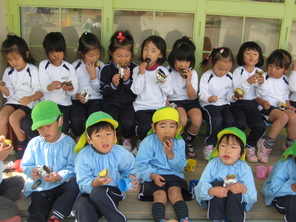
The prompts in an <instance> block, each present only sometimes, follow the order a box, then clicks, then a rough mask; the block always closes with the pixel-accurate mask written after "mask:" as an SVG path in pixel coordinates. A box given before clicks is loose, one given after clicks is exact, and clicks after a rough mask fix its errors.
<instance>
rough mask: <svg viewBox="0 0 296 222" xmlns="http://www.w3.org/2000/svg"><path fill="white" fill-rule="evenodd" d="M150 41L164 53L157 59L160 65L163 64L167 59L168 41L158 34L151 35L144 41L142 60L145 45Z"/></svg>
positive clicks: (141, 58) (141, 59)
mask: <svg viewBox="0 0 296 222" xmlns="http://www.w3.org/2000/svg"><path fill="white" fill-rule="evenodd" d="M149 42H152V43H153V44H154V45H155V46H156V47H157V48H158V49H159V50H160V52H161V54H162V58H159V59H158V60H157V63H158V64H159V65H162V64H163V63H165V61H166V43H165V41H164V39H163V38H161V37H160V36H156V35H151V36H149V37H148V38H146V39H145V40H144V41H143V43H142V47H141V56H140V61H142V62H144V59H143V50H144V47H145V46H146V44H147V43H149Z"/></svg>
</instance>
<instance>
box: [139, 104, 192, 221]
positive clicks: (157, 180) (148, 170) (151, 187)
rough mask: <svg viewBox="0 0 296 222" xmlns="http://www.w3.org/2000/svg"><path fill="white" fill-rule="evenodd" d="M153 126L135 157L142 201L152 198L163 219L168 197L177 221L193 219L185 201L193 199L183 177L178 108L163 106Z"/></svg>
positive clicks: (155, 213)
mask: <svg viewBox="0 0 296 222" xmlns="http://www.w3.org/2000/svg"><path fill="white" fill-rule="evenodd" d="M151 126H152V129H151V130H150V131H149V132H148V136H147V137H146V138H145V139H144V140H143V141H142V142H141V144H140V149H139V151H138V153H137V156H136V163H135V164H136V167H137V170H138V173H139V180H140V182H141V183H142V187H141V190H140V194H139V197H138V198H139V199H140V200H153V205H152V215H153V219H154V221H156V222H163V221H164V218H165V205H166V203H167V200H168V199H169V200H170V202H171V203H172V205H173V206H174V210H175V213H176V215H177V217H178V221H187V222H188V221H190V220H189V219H188V208H187V205H186V203H185V201H184V200H192V198H193V195H192V194H191V193H190V192H189V191H188V186H187V183H186V181H185V179H184V167H185V166H186V165H187V161H186V158H185V149H184V148H185V142H184V140H183V139H182V137H181V136H180V134H179V133H180V131H181V130H182V126H181V125H180V124H179V114H178V111H177V110H176V109H174V108H171V107H162V108H160V109H158V110H157V111H156V112H155V113H154V114H153V116H152V124H151Z"/></svg>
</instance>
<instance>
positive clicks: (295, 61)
mask: <svg viewBox="0 0 296 222" xmlns="http://www.w3.org/2000/svg"><path fill="white" fill-rule="evenodd" d="M292 71H296V59H293V61H292Z"/></svg>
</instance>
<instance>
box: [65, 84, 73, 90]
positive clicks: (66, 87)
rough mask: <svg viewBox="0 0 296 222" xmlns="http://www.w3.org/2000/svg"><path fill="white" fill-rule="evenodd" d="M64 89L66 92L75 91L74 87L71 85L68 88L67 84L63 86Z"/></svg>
mask: <svg viewBox="0 0 296 222" xmlns="http://www.w3.org/2000/svg"><path fill="white" fill-rule="evenodd" d="M62 89H63V90H64V91H72V90H73V89H74V86H73V85H71V86H66V85H65V84H62Z"/></svg>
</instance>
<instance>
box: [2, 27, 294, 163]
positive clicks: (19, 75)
mask: <svg viewBox="0 0 296 222" xmlns="http://www.w3.org/2000/svg"><path fill="white" fill-rule="evenodd" d="M43 45H44V48H45V51H46V54H47V56H48V59H47V60H44V61H42V62H41V63H40V65H39V71H38V69H37V68H36V67H35V66H34V65H33V64H34V60H33V57H32V55H31V54H30V52H29V50H28V47H27V45H26V43H25V41H24V40H23V39H22V38H19V37H17V36H8V39H7V40H6V41H4V43H3V45H2V53H3V55H4V56H5V58H6V59H7V61H8V62H9V64H10V67H9V68H7V69H6V70H5V73H4V75H3V82H2V83H1V84H0V90H1V92H2V94H3V95H4V97H5V98H7V102H6V104H5V106H4V107H3V108H2V110H1V111H0V120H1V121H0V124H2V125H3V127H2V125H1V127H0V134H3V135H7V132H8V125H7V123H8V122H9V123H10V125H11V127H12V128H13V130H14V132H15V134H16V137H17V139H18V153H17V155H16V159H19V160H18V163H19V162H20V159H21V158H22V155H23V152H24V149H25V147H26V144H27V142H28V140H29V138H32V137H34V136H36V135H37V134H36V133H37V132H36V131H35V133H34V132H32V131H31V130H30V126H31V119H30V115H28V114H30V111H31V109H32V107H33V106H34V105H35V104H36V103H37V102H38V101H39V100H40V99H44V100H51V101H54V102H56V103H57V104H58V105H59V107H60V109H61V111H62V113H63V114H64V118H65V121H64V122H65V124H64V127H63V132H65V133H69V128H71V132H72V133H73V134H74V136H75V137H77V138H78V139H79V137H80V136H81V135H82V133H83V131H84V129H85V128H84V124H85V122H86V119H87V117H88V116H89V115H90V114H91V113H93V112H95V111H100V110H103V111H105V112H106V113H108V114H110V115H111V116H112V117H113V118H114V119H115V120H117V121H119V122H120V125H121V128H122V134H123V138H122V141H123V146H124V147H125V148H126V149H127V150H129V151H131V150H132V145H131V138H132V137H133V135H134V132H135V131H136V135H137V137H138V138H139V140H140V141H142V140H143V139H144V138H145V136H146V135H147V132H148V131H149V129H150V124H151V117H152V115H153V113H154V112H155V110H157V109H158V108H160V107H162V106H165V105H168V104H169V103H171V104H172V103H174V105H176V106H177V110H178V112H179V115H180V123H181V125H182V127H183V128H184V127H185V125H186V124H187V120H188V118H189V119H190V125H189V128H188V131H187V135H186V136H184V137H185V141H186V154H187V157H188V158H194V157H196V153H195V148H194V146H193V140H194V138H195V137H196V136H197V135H198V132H199V129H200V126H201V124H202V119H205V120H206V121H207V122H208V129H207V136H206V139H205V141H204V143H205V147H204V150H203V153H204V158H205V159H208V157H209V155H210V154H211V152H212V151H213V149H214V145H215V144H216V142H217V138H216V136H217V134H218V132H219V130H221V129H222V128H225V127H232V126H236V127H238V128H239V129H241V130H244V129H245V128H246V126H248V127H249V128H250V129H251V131H250V134H249V135H248V137H247V145H246V146H247V159H248V161H249V162H257V161H258V159H259V161H261V162H262V163H268V156H269V153H270V152H271V150H272V146H273V144H274V142H275V139H276V137H277V135H278V134H279V133H280V131H281V130H282V129H283V128H284V127H285V126H286V130H287V140H286V142H285V143H284V144H283V149H287V148H288V147H289V146H291V145H292V144H293V143H294V142H295V139H296V133H295V132H296V130H295V129H294V128H295V127H296V124H295V121H296V114H295V108H294V106H293V103H292V104H291V103H290V100H289V94H290V91H292V92H294V91H295V90H296V89H294V88H296V85H295V84H294V83H293V81H296V80H295V79H296V78H295V77H294V75H296V74H295V73H294V72H292V74H291V77H290V84H288V77H287V76H286V75H284V73H286V72H287V71H288V70H289V68H290V66H291V63H292V57H291V55H290V54H289V53H288V52H287V51H285V50H281V49H280V50H275V51H274V52H272V53H271V55H270V56H269V57H268V59H267V72H266V73H263V74H262V72H261V71H262V70H261V69H259V68H258V66H261V65H263V62H264V60H263V54H262V50H261V48H260V46H259V45H258V44H256V43H255V42H246V43H244V44H243V45H242V46H241V47H240V50H239V53H238V56H237V63H238V65H239V67H238V68H237V69H235V70H234V73H233V74H232V73H231V72H230V69H231V68H232V66H233V63H234V58H233V55H232V52H231V50H230V49H228V48H226V47H220V48H215V49H213V51H212V52H211V54H210V55H209V56H208V57H207V58H205V60H204V61H203V62H202V63H201V66H206V65H207V64H208V62H210V63H211V66H212V67H211V69H210V70H208V71H207V72H205V73H204V74H203V75H202V76H201V79H200V83H198V75H197V72H196V71H195V70H194V69H193V68H194V66H195V57H194V54H195V45H194V44H193V42H192V41H191V40H189V38H188V37H183V38H182V39H179V40H177V41H176V42H175V44H174V46H173V49H172V52H171V53H170V54H169V56H168V63H169V66H168V67H167V68H165V67H163V66H162V64H164V62H165V61H166V43H165V41H164V40H163V39H162V38H161V37H159V36H150V37H148V38H146V39H145V40H144V41H143V43H142V47H141V57H140V61H141V62H142V63H141V64H140V65H138V66H137V65H136V64H135V63H134V62H132V61H131V60H132V56H133V45H134V40H133V37H132V35H131V34H130V33H129V32H127V31H126V32H121V31H119V32H115V33H114V35H113V36H112V37H111V39H110V45H109V48H108V52H109V55H110V62H109V63H108V64H106V65H104V64H103V63H102V62H101V61H99V58H100V53H101V50H102V47H101V45H100V43H99V40H98V39H97V37H96V36H95V35H93V34H92V33H88V32H86V33H83V34H82V36H81V38H80V39H79V46H78V53H79V56H80V59H78V60H77V61H76V62H74V63H73V64H72V65H71V64H69V63H67V62H66V61H64V57H65V49H66V44H65V40H64V38H63V36H62V35H61V33H49V34H48V35H47V36H46V37H45V39H44V44H43ZM19 60H20V61H21V62H19ZM18 63H20V64H18ZM293 70H294V71H295V70H296V63H293ZM294 85H295V86H294ZM236 88H239V89H241V91H242V92H244V95H241V94H239V95H238V96H235V93H234V89H236ZM271 89H272V90H271ZM24 91H25V92H26V93H24ZM33 93H34V94H33ZM294 97H295V95H294V93H293V94H292V96H291V100H292V101H293V100H294V99H295V98H294ZM279 103H280V104H281V106H283V107H278V104H279ZM258 104H259V109H258ZM280 109H282V110H280ZM262 116H263V117H264V118H265V120H266V121H269V122H272V123H273V124H272V126H271V128H270V131H269V132H268V135H267V136H266V137H262V136H263V134H264V131H265V127H266V125H265V122H264V119H263V117H262ZM21 122H22V127H21ZM256 146H257V147H258V150H257V155H256ZM135 151H137V149H135ZM16 162H17V161H16Z"/></svg>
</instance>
